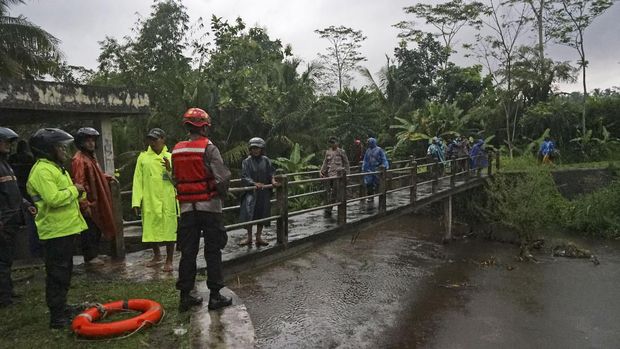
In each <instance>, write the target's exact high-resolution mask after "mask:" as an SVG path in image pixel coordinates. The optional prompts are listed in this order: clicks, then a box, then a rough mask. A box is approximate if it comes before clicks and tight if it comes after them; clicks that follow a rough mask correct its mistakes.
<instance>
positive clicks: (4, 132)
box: [0, 127, 19, 141]
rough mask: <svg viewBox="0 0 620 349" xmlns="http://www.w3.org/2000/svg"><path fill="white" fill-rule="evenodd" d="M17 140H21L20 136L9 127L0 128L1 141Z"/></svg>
mask: <svg viewBox="0 0 620 349" xmlns="http://www.w3.org/2000/svg"><path fill="white" fill-rule="evenodd" d="M17 138H19V135H18V134H17V133H15V131H13V130H11V129H10V128H8V127H0V140H2V141H12V140H14V139H17Z"/></svg>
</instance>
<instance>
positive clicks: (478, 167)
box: [475, 154, 482, 178]
mask: <svg viewBox="0 0 620 349" xmlns="http://www.w3.org/2000/svg"><path fill="white" fill-rule="evenodd" d="M481 157H482V155H480V154H478V155H477V156H476V162H475V164H476V177H478V178H480V177H481V176H482V166H481V165H482V164H481V162H480V158H481Z"/></svg>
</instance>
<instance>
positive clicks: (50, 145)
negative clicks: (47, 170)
mask: <svg viewBox="0 0 620 349" xmlns="http://www.w3.org/2000/svg"><path fill="white" fill-rule="evenodd" d="M71 142H73V136H71V135H70V134H69V133H67V132H65V131H63V130H61V129H59V128H42V129H40V130H38V131H37V132H35V133H34V135H32V137H30V148H32V152H33V153H34V155H35V156H37V157H44V158H48V159H50V160H52V154H53V150H54V147H55V146H57V145H59V144H64V145H66V144H69V143H71Z"/></svg>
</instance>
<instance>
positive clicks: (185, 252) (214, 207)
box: [172, 108, 232, 312]
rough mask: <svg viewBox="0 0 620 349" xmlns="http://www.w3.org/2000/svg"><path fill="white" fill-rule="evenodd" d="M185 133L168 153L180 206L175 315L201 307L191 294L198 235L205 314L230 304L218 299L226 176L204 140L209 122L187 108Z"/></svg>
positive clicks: (206, 116) (217, 155) (205, 116)
mask: <svg viewBox="0 0 620 349" xmlns="http://www.w3.org/2000/svg"><path fill="white" fill-rule="evenodd" d="M183 124H184V125H185V128H186V129H187V131H188V132H189V137H190V139H189V140H188V141H183V142H179V143H178V144H177V145H176V146H175V147H174V150H173V151H172V168H173V171H174V177H175V181H176V188H177V199H178V200H179V204H180V207H181V220H180V223H179V231H178V233H177V246H178V249H179V250H180V251H181V261H180V262H179V279H178V281H177V284H176V287H177V289H178V290H179V291H181V299H180V302H179V311H181V312H183V311H187V310H189V309H190V308H191V307H192V306H196V305H200V304H202V298H201V297H198V296H195V295H192V294H191V291H192V290H193V289H194V284H195V281H196V256H197V255H198V247H199V246H200V236H201V235H202V236H204V246H205V247H204V249H205V251H204V255H205V259H206V261H207V287H208V288H209V291H210V293H209V309H210V310H215V309H219V308H223V307H226V306H229V305H231V304H232V299H231V298H228V297H225V296H223V295H222V294H220V289H222V288H223V287H224V276H223V272H222V249H223V248H224V246H226V243H227V242H228V235H227V234H226V228H224V224H223V222H222V200H221V197H223V196H225V195H226V192H227V191H228V181H229V180H230V171H229V170H228V168H226V166H225V165H224V161H223V160H222V156H221V155H220V151H219V150H218V149H217V147H216V146H215V145H214V144H213V143H212V142H211V141H210V140H209V139H208V138H207V131H208V127H210V126H211V118H210V117H209V114H207V113H206V112H205V111H204V110H202V109H199V108H190V109H188V110H187V111H186V112H185V114H184V115H183Z"/></svg>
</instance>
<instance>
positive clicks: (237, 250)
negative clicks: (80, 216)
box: [117, 154, 499, 271]
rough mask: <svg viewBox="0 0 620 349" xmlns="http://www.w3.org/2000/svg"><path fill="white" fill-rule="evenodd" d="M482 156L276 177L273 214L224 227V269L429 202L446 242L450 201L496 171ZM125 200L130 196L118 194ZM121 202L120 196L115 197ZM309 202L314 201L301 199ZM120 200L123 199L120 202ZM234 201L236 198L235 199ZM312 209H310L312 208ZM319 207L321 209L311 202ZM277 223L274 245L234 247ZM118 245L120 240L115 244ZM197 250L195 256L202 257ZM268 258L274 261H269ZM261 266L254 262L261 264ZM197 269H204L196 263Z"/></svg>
mask: <svg viewBox="0 0 620 349" xmlns="http://www.w3.org/2000/svg"><path fill="white" fill-rule="evenodd" d="M484 156H485V160H487V161H486V162H487V164H486V166H485V167H484V168H481V167H479V166H478V167H476V168H472V166H471V164H472V163H477V160H478V159H474V161H471V160H472V159H470V158H468V157H467V158H458V159H451V160H447V161H446V162H444V163H437V162H429V161H428V159H427V158H418V159H415V158H413V157H411V158H410V159H408V160H399V161H394V162H392V163H391V168H390V169H385V168H383V167H380V169H379V170H378V171H376V172H360V166H354V167H352V168H351V173H350V174H346V173H345V172H344V171H341V172H340V174H339V176H337V177H330V178H321V177H319V172H318V171H308V172H299V173H290V174H284V173H280V174H277V175H276V177H275V178H276V181H277V183H278V185H276V186H272V185H266V186H265V189H273V190H274V191H275V195H274V198H273V200H272V203H273V210H272V211H273V213H274V215H273V216H271V217H268V218H265V219H260V220H255V221H249V222H241V223H236V222H233V223H231V224H228V225H227V226H226V228H227V230H228V234H229V243H228V245H227V246H226V248H225V249H224V251H223V259H224V263H225V267H226V268H227V270H228V271H234V270H236V269H238V268H239V269H240V268H246V267H247V265H248V263H250V264H252V265H256V264H262V263H265V262H269V260H273V259H274V258H282V257H284V256H285V255H287V254H288V253H287V251H288V250H291V251H290V253H294V252H293V251H292V250H294V249H291V248H292V247H297V246H302V245H307V244H308V243H313V242H315V241H320V240H322V239H325V238H330V237H335V236H337V235H338V234H341V233H346V232H350V231H353V230H354V229H360V228H361V227H362V226H364V225H369V224H373V222H376V221H377V219H379V218H381V217H384V216H387V215H393V214H399V213H403V212H407V211H414V210H416V209H418V208H421V207H423V206H426V205H429V204H431V203H434V202H443V207H444V215H443V217H444V220H445V221H444V226H445V227H446V230H445V236H443V238H444V239H446V240H449V239H451V237H452V196H453V195H456V194H459V193H461V192H464V191H467V190H471V189H473V188H477V187H481V186H483V185H484V183H485V181H486V179H487V178H488V177H490V176H492V175H493V171H494V169H495V170H496V171H497V170H499V157H498V156H497V154H496V155H495V156H488V157H487V156H486V155H484ZM366 175H378V176H379V178H380V186H379V190H378V191H377V193H376V194H373V195H367V193H366V191H365V190H366V189H365V186H364V183H363V177H364V176H366ZM329 182H331V185H333V188H334V190H335V193H336V195H335V200H333V202H327V195H326V194H327V193H326V189H325V187H326V185H327V184H328V183H329ZM240 183H241V181H240V180H238V179H237V180H233V181H231V185H232V186H233V187H232V188H231V189H230V192H231V193H233V194H234V195H239V194H243V193H244V192H247V191H253V190H255V187H241V186H240ZM121 194H123V196H125V195H130V194H131V191H126V192H122V193H121ZM119 196H120V195H119ZM309 198H314V201H306V202H304V203H305V205H302V204H304V203H301V202H300V201H301V200H308V199H309ZM119 199H120V197H119ZM237 202H238V200H237ZM312 203H314V205H313V204H312ZM316 203H320V204H316ZM332 208H336V210H335V214H334V215H333V216H332V215H325V214H324V210H325V209H332ZM238 210H239V205H228V206H225V207H224V209H223V211H224V213H225V215H226V216H227V218H228V220H232V221H234V219H231V218H232V217H235V215H236V214H237V216H238ZM267 221H275V227H274V228H269V227H267V228H266V229H265V230H264V232H263V237H264V238H266V239H267V240H268V241H269V242H270V243H271V244H270V246H268V247H262V248H255V249H249V248H247V247H240V246H238V245H237V242H238V240H241V239H242V238H243V237H245V236H247V233H246V231H245V229H244V228H245V227H246V226H247V225H248V224H256V223H261V222H267ZM140 225H141V221H139V220H135V221H124V228H125V229H124V231H125V233H126V236H125V240H127V241H130V240H133V241H134V242H137V240H139V238H140ZM117 241H118V240H117ZM202 250H203V249H202V248H201V249H200V250H199V251H201V252H200V253H202ZM270 256H271V257H270ZM263 257H267V258H263ZM259 259H260V260H261V262H259V261H258V260H259ZM198 260H199V267H204V260H203V258H199V259H198Z"/></svg>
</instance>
